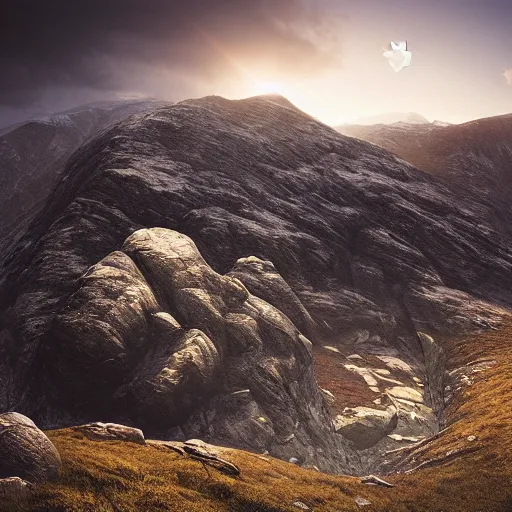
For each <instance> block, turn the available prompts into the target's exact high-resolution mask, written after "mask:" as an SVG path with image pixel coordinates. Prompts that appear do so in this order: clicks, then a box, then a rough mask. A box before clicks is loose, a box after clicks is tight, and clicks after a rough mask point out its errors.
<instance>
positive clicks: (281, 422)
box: [47, 228, 353, 471]
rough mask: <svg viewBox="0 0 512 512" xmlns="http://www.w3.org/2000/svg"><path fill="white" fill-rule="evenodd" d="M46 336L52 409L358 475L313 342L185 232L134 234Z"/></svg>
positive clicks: (83, 285) (85, 283)
mask: <svg viewBox="0 0 512 512" xmlns="http://www.w3.org/2000/svg"><path fill="white" fill-rule="evenodd" d="M277 278H279V279H280V281H279V282H280V283H281V286H283V287H284V284H283V283H284V281H283V280H282V278H280V276H276V279H277ZM48 337H49V339H51V340H52V341H53V343H52V345H51V346H48V348H47V351H48V352H47V357H48V361H51V363H50V364H51V365H52V366H51V367H50V368H49V370H50V373H53V377H52V381H53V384H54V386H55V388H56V389H57V388H60V393H58V394H57V395H56V396H55V398H54V399H53V400H52V402H51V407H52V408H54V409H55V410H58V409H59V408H60V409H63V410H67V411H70V410H73V409H75V410H76V414H78V415H79V414H83V415H86V414H87V413H88V412H89V411H91V410H94V411H95V413H96V414H97V415H101V417H103V418H119V417H122V418H127V419H128V420H129V421H131V422H132V423H134V424H136V425H140V426H142V427H143V428H144V430H145V432H146V433H149V434H152V435H153V436H159V437H173V436H174V434H175V432H176V431H177V430H181V431H182V432H184V433H185V434H186V435H187V437H201V438H202V439H205V440H208V441H214V442H218V443H223V444H228V445H232V446H233V445H234V446H241V447H244V448H251V449H254V450H260V451H269V452H270V453H272V454H275V455H278V456H282V457H288V458H289V457H290V456H291V455H298V456H300V457H301V458H302V459H303V460H304V461H305V462H307V463H309V464H315V465H317V466H319V467H321V468H323V469H326V470H331V471H336V470H342V469H343V470H348V471H350V470H353V469H352V468H351V466H350V463H349V462H348V460H349V454H350V452H351V451H350V449H348V448H347V450H344V441H343V439H342V438H341V437H340V436H338V435H336V434H335V432H334V429H333V428H332V425H331V422H330V414H329V410H328V408H327V406H326V404H325V402H324V398H323V394H322V393H321V391H320V389H319V388H318V387H317V385H316V382H315V378H314V375H313V365H312V355H311V342H309V340H307V339H306V338H305V337H304V336H303V335H302V334H301V333H300V331H299V330H298V329H297V328H296V327H295V326H294V324H293V323H292V322H291V321H290V320H289V318H288V317H287V316H286V315H284V314H283V313H282V312H281V311H279V310H278V309H277V308H275V307H274V306H272V305H270V304H269V303H267V302H265V301H264V300H262V299H260V298H258V297H256V296H253V295H251V294H250V293H249V291H248V290H247V289H246V287H245V286H244V285H243V284H242V283H241V281H239V280H238V279H237V278H235V277H232V276H231V275H225V276H223V275H220V274H218V273H217V272H215V271H214V270H212V269H211V268H210V266H209V265H208V264H207V263H206V262H205V261H204V259H203V258H202V257H201V255H200V253H199V251H198V250H197V247H196V246H195V244H194V243H193V241H192V240H191V239H190V238H189V237H187V236H185V235H183V234H181V233H178V232H176V231H171V230H168V229H163V228H153V229H142V230H138V231H136V232H135V233H133V234H132V235H131V236H130V237H129V238H128V239H127V240H126V242H125V243H124V245H123V247H122V252H121V251H116V252H114V253H112V254H110V255H108V256H107V257H105V258H104V259H103V260H102V261H101V262H99V263H98V264H97V265H95V266H93V267H92V268H90V269H89V270H88V271H87V272H86V274H85V275H84V276H83V277H82V278H81V279H80V281H79V283H78V289H77V291H76V292H75V293H74V294H73V295H72V296H71V297H70V298H69V300H68V301H67V303H66V304H65V305H64V306H63V308H62V310H61V312H60V314H59V315H58V316H57V317H56V319H55V322H54V324H53V326H52V328H51V329H50V331H49V334H48ZM77 402H78V403H80V404H81V406H80V408H77V407H76V405H74V404H76V403H77ZM342 453H343V457H342V456H341V454H342Z"/></svg>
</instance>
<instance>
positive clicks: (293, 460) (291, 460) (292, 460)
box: [288, 457, 299, 466]
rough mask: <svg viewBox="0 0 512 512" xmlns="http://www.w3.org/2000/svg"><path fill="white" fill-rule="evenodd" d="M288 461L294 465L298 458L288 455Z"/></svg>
mask: <svg viewBox="0 0 512 512" xmlns="http://www.w3.org/2000/svg"><path fill="white" fill-rule="evenodd" d="M288 462H290V463H291V464H295V465H297V466H298V465H299V459H297V458H296V457H290V460H289V461H288Z"/></svg>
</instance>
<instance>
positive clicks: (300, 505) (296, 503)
mask: <svg viewBox="0 0 512 512" xmlns="http://www.w3.org/2000/svg"><path fill="white" fill-rule="evenodd" d="M292 505H293V506H294V507H297V508H300V509H301V510H312V509H311V508H309V507H308V506H307V505H306V504H305V503H303V502H302V501H298V500H296V501H294V502H292Z"/></svg>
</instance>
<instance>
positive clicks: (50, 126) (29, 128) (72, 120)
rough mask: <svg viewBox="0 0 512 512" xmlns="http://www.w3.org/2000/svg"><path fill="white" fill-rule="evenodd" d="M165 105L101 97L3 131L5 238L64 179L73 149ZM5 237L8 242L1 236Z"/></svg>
mask: <svg viewBox="0 0 512 512" xmlns="http://www.w3.org/2000/svg"><path fill="white" fill-rule="evenodd" d="M158 105H160V103H158V102H155V101H120V102H101V103H92V104H89V105H84V106H82V107H78V108H75V109H72V110H68V111H66V112H61V113H59V114H54V115H49V116H46V117H41V118H39V119H33V120H30V121H27V122H25V123H20V124H17V125H15V126H13V127H9V128H4V129H2V130H1V131H0V201H1V202H2V205H3V208H2V216H1V217H0V239H3V243H7V240H11V238H10V237H9V236H8V234H9V233H12V232H13V231H15V230H16V231H20V230H17V229H16V228H15V227H16V226H17V225H18V224H19V223H24V224H27V223H28V222H29V221H30V219H32V218H33V217H34V216H35V215H36V214H37V212H38V210H39V208H40V207H41V206H42V205H43V203H44V201H45V200H46V198H47V196H48V194H49V193H50V192H51V190H52V189H53V187H54V186H55V185H56V184H57V183H58V181H59V178H60V175H61V173H62V171H63V169H64V166H65V164H66V162H67V160H68V158H69V157H70V156H71V154H72V153H73V152H74V151H75V150H76V149H78V148H79V147H80V146H81V145H82V144H83V143H84V142H86V141H87V140H89V139H90V138H92V137H93V136H94V135H96V134H98V133H99V132H101V131H102V130H104V129H106V128H107V127H108V126H110V125H112V124H115V123H116V122H118V121H120V120H122V119H124V118H126V117H128V116H130V115H132V114H136V113H140V112H144V111H146V110H149V109H153V108H155V107H157V106H158ZM0 243H2V242H0Z"/></svg>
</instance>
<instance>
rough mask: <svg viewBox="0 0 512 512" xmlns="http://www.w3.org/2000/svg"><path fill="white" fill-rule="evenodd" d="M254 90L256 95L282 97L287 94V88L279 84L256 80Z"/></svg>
mask: <svg viewBox="0 0 512 512" xmlns="http://www.w3.org/2000/svg"><path fill="white" fill-rule="evenodd" d="M254 88H255V91H256V93H257V94H281V95H282V96H286V94H287V88H286V87H285V86H284V85H283V84H280V83H279V82H268V81H264V80H256V81H255V82H254Z"/></svg>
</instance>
